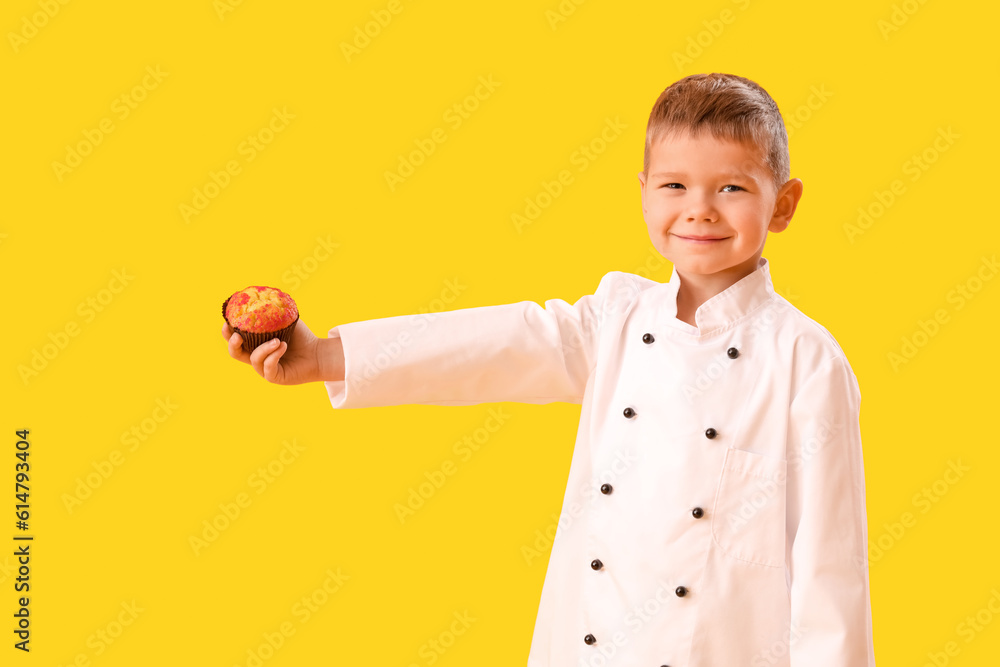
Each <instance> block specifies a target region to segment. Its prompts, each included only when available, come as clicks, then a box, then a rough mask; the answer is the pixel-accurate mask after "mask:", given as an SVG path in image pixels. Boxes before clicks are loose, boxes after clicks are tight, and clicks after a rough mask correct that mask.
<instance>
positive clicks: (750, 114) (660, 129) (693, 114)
mask: <svg viewBox="0 0 1000 667" xmlns="http://www.w3.org/2000/svg"><path fill="white" fill-rule="evenodd" d="M704 129H708V130H709V131H711V133H712V135H713V136H715V137H716V138H717V139H728V140H730V141H737V142H740V143H744V144H751V145H753V146H755V147H757V148H758V149H759V151H760V153H761V158H762V159H763V161H764V165H765V167H767V169H768V171H769V172H770V173H771V178H772V180H773V182H774V187H775V189H776V190H777V189H780V188H781V186H782V185H784V184H785V182H786V181H788V178H789V169H790V167H789V158H788V133H787V132H786V131H785V123H784V121H783V120H782V118H781V112H780V111H778V105H777V104H776V103H775V101H774V100H773V99H772V98H771V96H770V95H768V94H767V91H766V90H764V89H763V88H761V87H760V86H759V85H757V84H756V83H754V82H753V81H751V80H750V79H745V78H743V77H741V76H736V75H735V74H720V73H712V74H692V75H691V76H687V77H684V78H683V79H680V80H679V81H676V82H674V83H673V84H671V85H670V86H669V87H668V88H667V89H666V90H664V91H663V92H662V93H660V96H659V97H658V98H657V99H656V103H655V104H653V110H652V111H651V112H650V114H649V122H648V123H647V124H646V150H645V152H644V155H643V163H642V171H643V173H644V174H648V173H649V159H650V149H651V148H652V146H653V145H654V144H655V143H656V142H657V141H659V140H660V139H662V138H663V137H665V136H668V135H670V134H673V133H676V132H685V131H686V132H690V133H692V134H694V135H697V134H699V133H700V132H702V131H703V130H704Z"/></svg>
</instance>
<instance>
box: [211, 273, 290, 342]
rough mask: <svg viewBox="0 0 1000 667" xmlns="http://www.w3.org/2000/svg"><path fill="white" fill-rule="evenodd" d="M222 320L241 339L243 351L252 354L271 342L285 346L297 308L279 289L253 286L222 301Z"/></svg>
mask: <svg viewBox="0 0 1000 667" xmlns="http://www.w3.org/2000/svg"><path fill="white" fill-rule="evenodd" d="M222 316H223V317H224V318H226V322H228V323H229V326H230V327H232V328H233V331H235V332H237V333H238V334H239V335H240V336H241V337H242V338H243V349H244V350H246V351H247V352H253V350H254V348H255V347H257V346H258V345H261V344H263V343H266V342H267V341H269V340H271V339H272V338H277V339H279V340H283V341H285V342H286V343H287V342H288V341H289V340H290V339H291V337H292V331H293V330H294V329H295V323H296V322H298V321H299V308H298V306H296V305H295V301H294V300H293V299H292V297H290V296H288V295H287V294H285V293H284V292H282V291H281V290H280V289H277V288H274V287H264V286H252V287H247V288H246V289H242V290H240V291H239V292H236V293H235V294H233V295H232V296H230V297H229V298H228V299H226V300H225V301H223V302H222Z"/></svg>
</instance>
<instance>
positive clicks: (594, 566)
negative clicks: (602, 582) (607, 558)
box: [590, 558, 604, 570]
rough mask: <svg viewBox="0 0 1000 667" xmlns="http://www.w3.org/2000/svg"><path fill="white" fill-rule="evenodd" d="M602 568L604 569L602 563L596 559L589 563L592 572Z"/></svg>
mask: <svg viewBox="0 0 1000 667" xmlns="http://www.w3.org/2000/svg"><path fill="white" fill-rule="evenodd" d="M602 567H604V563H602V562H601V561H600V560H598V559H597V558H595V559H594V560H592V561H590V568H591V569H593V570H600V569H601V568H602Z"/></svg>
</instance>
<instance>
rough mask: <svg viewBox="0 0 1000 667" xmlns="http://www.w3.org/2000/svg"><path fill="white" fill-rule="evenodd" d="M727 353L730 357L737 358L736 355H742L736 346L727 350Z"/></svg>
mask: <svg viewBox="0 0 1000 667" xmlns="http://www.w3.org/2000/svg"><path fill="white" fill-rule="evenodd" d="M726 354H728V355H729V358H730V359H735V358H736V357H738V356H740V351H739V350H737V349H736V348H735V347H731V348H729V349H728V350H726Z"/></svg>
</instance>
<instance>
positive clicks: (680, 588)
mask: <svg viewBox="0 0 1000 667" xmlns="http://www.w3.org/2000/svg"><path fill="white" fill-rule="evenodd" d="M674 593H677V597H679V598H682V597H684V596H685V595H687V593H688V589H686V588H684V587H683V586H678V587H677V589H676V590H675V591H674Z"/></svg>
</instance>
